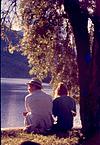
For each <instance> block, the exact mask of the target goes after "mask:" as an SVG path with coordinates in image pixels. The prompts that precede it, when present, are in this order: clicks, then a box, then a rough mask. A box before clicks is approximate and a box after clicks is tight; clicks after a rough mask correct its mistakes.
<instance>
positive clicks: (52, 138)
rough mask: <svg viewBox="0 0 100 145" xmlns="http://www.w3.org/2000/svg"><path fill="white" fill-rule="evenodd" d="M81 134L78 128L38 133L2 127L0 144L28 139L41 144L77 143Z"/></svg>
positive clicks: (6, 144) (16, 143) (67, 144)
mask: <svg viewBox="0 0 100 145" xmlns="http://www.w3.org/2000/svg"><path fill="white" fill-rule="evenodd" d="M80 135H81V132H80V129H73V130H72V131H70V132H69V134H68V133H64V134H62V133H61V134H57V135H56V134H54V135H48V136H44V135H38V134H26V133H23V129H22V128H16V129H2V130H1V145H19V144H20V143H21V142H22V141H26V140H30V141H34V142H37V143H40V144H41V145H79V144H78V140H79V137H80Z"/></svg>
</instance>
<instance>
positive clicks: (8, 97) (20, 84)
mask: <svg viewBox="0 0 100 145" xmlns="http://www.w3.org/2000/svg"><path fill="white" fill-rule="evenodd" d="M28 81H29V79H17V78H1V128H10V127H23V126H24V118H23V115H22V113H23V111H25V108H24V99H25V96H26V95H27V94H28V92H27V86H26V85H25V83H27V82H28ZM43 88H44V91H45V92H46V93H48V94H51V93H52V89H51V88H50V85H49V84H46V83H43ZM73 126H74V127H81V121H80V115H79V105H77V115H76V117H75V118H74V125H73Z"/></svg>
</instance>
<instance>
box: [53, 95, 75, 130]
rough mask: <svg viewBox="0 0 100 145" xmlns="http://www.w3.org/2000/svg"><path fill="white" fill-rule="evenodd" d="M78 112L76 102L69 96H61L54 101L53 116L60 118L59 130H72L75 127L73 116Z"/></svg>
mask: <svg viewBox="0 0 100 145" xmlns="http://www.w3.org/2000/svg"><path fill="white" fill-rule="evenodd" d="M71 111H74V112H76V103H75V100H74V99H73V98H71V97H69V96H60V97H58V98H56V99H55V100H54V101H53V115H54V116H55V117H56V116H57V117H58V119H57V125H58V128H59V129H65V130H66V129H67V130H68V129H71V128H72V126H73V114H72V112H71Z"/></svg>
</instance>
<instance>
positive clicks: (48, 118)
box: [23, 78, 53, 134]
mask: <svg viewBox="0 0 100 145" xmlns="http://www.w3.org/2000/svg"><path fill="white" fill-rule="evenodd" d="M27 85H28V92H29V94H28V95H27V96H26V97H25V109H26V112H23V115H24V116H25V119H24V124H25V129H24V131H25V132H27V133H31V132H33V133H42V134H43V133H45V132H46V130H49V129H50V128H51V127H52V125H53V118H52V107H53V103H52V97H51V96H50V95H48V94H46V93H45V92H44V91H42V83H41V81H40V80H38V79H37V78H34V79H32V80H31V81H29V82H28V83H27Z"/></svg>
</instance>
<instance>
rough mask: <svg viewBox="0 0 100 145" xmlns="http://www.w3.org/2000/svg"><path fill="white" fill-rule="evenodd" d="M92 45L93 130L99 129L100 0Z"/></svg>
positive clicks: (97, 0)
mask: <svg viewBox="0 0 100 145" xmlns="http://www.w3.org/2000/svg"><path fill="white" fill-rule="evenodd" d="M92 20H93V23H94V45H93V65H92V66H93V67H92V81H91V83H90V89H91V90H90V92H91V106H92V107H91V110H92V112H93V114H92V115H93V117H92V121H93V127H94V130H95V131H97V130H99V131H100V1H99V0H96V10H95V15H94V18H93V19H92Z"/></svg>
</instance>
